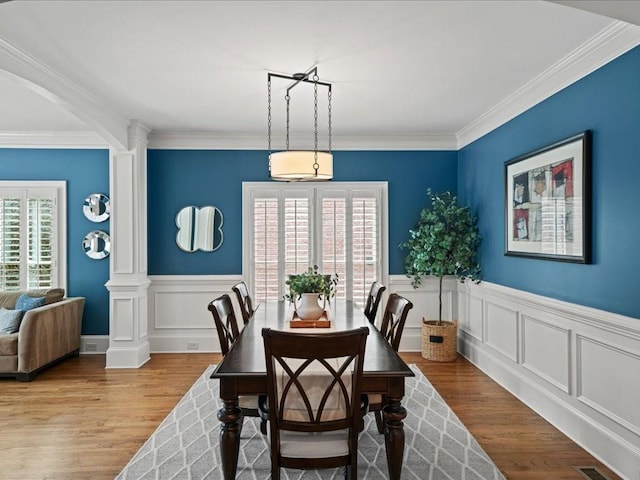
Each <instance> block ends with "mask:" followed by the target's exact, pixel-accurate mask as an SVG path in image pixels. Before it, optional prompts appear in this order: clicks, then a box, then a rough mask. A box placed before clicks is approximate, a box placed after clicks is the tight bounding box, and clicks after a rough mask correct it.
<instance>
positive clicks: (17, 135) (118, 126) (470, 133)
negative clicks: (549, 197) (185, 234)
mask: <svg viewBox="0 0 640 480" xmlns="http://www.w3.org/2000/svg"><path fill="white" fill-rule="evenodd" d="M639 44H640V27H639V26H636V25H631V24H628V23H625V22H622V21H614V22H612V23H611V24H610V25H609V26H608V27H607V28H605V29H604V30H602V31H601V32H600V33H599V34H598V35H596V36H595V37H593V38H592V39H591V40H589V41H588V42H586V43H584V44H583V45H581V46H580V47H578V48H577V49H576V50H574V51H573V52H572V53H570V54H569V55H567V56H566V57H564V58H562V59H561V60H559V61H558V62H556V63H555V64H554V65H552V66H551V67H550V68H548V69H547V70H546V71H545V72H543V73H541V74H540V75H538V76H537V77H536V78H534V79H533V80H531V81H529V82H528V83H526V84H525V85H524V86H522V87H521V88H520V89H518V90H517V91H515V92H514V93H513V94H511V95H509V96H508V97H506V98H505V99H504V100H502V101H501V102H499V103H498V104H496V105H495V106H493V107H492V108H491V109H489V110H488V111H487V112H485V113H484V114H483V115H481V116H480V117H478V118H477V119H475V120H474V121H473V122H471V123H469V124H468V125H467V126H465V127H464V128H462V129H461V130H459V131H458V132H457V133H456V134H453V133H451V134H437V135H411V134H409V135H407V134H400V133H396V134H394V133H391V134H387V135H376V134H369V135H354V136H334V137H333V139H332V140H333V144H332V150H345V151H348V150H387V151H391V150H459V149H461V148H463V147H465V146H466V145H468V144H470V143H472V142H474V141H475V140H477V139H479V138H480V137H482V136H484V135H486V134H487V133H489V132H491V131H492V130H494V129H496V128H498V127H499V126H501V125H503V124H505V123H506V122H508V121H509V120H511V119H513V118H515V117H516V116H518V115H520V114H521V113H523V112H524V111H526V110H528V109H529V108H531V107H533V106H535V105H537V104H538V103H540V102H542V101H543V100H545V99H547V98H549V97H550V96H551V95H553V94H555V93H557V92H558V91H560V90H562V89H563V88H566V87H567V86H569V85H571V84H572V83H574V82H576V81H578V80H580V79H581V78H583V77H585V76H587V75H588V74H590V73H592V72H593V71H594V70H596V69H598V68H600V67H602V66H603V65H605V64H607V63H608V62H610V61H611V60H613V59H615V58H616V57H618V56H620V55H622V54H623V53H625V52H627V51H628V50H630V49H632V48H634V47H636V46H637V45H639ZM3 70H4V71H3ZM3 73H4V74H10V75H12V76H15V78H16V79H17V80H18V81H21V82H22V83H24V84H25V86H27V87H29V88H31V89H32V90H35V91H37V92H38V93H39V94H41V95H43V96H45V97H47V98H49V99H51V100H53V101H55V102H57V103H59V104H61V105H62V106H64V107H65V108H66V109H67V110H68V111H70V112H71V113H73V114H74V115H76V116H77V117H78V118H80V119H81V120H83V121H85V123H87V125H88V126H90V127H91V128H94V129H95V132H97V133H92V132H4V133H3V132H0V148H20V147H29V148H108V147H109V146H112V147H115V148H119V149H122V150H126V149H127V148H128V143H129V142H128V141H129V140H130V138H129V137H130V135H131V129H130V128H129V129H128V128H127V127H128V125H129V122H128V120H126V119H124V118H122V117H120V116H118V115H117V114H114V113H113V112H111V111H110V110H108V109H107V108H106V107H105V106H104V105H102V104H101V103H100V102H99V101H98V100H96V99H95V98H94V97H92V96H91V95H90V94H89V93H87V92H86V91H85V90H83V89H82V88H81V87H79V86H77V85H75V84H73V83H72V82H71V81H69V80H68V79H66V78H64V77H62V76H61V75H59V74H58V73H56V72H54V71H53V70H51V69H50V68H48V67H47V66H45V65H44V64H41V63H39V62H37V61H36V60H34V59H32V58H30V57H28V56H26V55H25V54H23V53H22V52H20V51H19V50H18V49H16V48H15V47H13V46H12V45H10V44H9V43H8V42H6V41H4V40H3V39H1V38H0V74H3ZM134 122H135V121H134ZM147 130H148V129H147V128H146V127H144V126H143V125H142V124H140V127H139V128H137V130H136V135H138V134H139V135H141V136H142V137H144V136H145V134H148V148H153V149H167V150H181V149H184V150H208V149H212V150H267V145H266V143H267V142H266V136H262V135H256V134H255V133H243V132H240V133H232V134H226V133H220V132H170V131H166V132H165V131H151V132H148V131H147ZM295 140H296V142H300V143H302V144H303V145H313V136H311V135H308V136H303V137H300V138H298V137H296V139H295ZM323 140H324V139H323ZM284 144H285V141H284V136H273V138H272V147H273V149H274V150H278V149H279V146H280V145H284ZM292 148H298V147H295V146H294V147H292ZM321 148H323V147H322V146H321Z"/></svg>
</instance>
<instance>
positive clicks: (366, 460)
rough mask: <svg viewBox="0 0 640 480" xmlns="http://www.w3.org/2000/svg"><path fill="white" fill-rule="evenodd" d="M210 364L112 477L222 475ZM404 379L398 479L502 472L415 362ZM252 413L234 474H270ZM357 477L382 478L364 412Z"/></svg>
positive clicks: (294, 473)
mask: <svg viewBox="0 0 640 480" xmlns="http://www.w3.org/2000/svg"><path fill="white" fill-rule="evenodd" d="M213 368H214V366H213V365H211V366H209V367H208V368H207V369H206V370H205V372H204V373H203V374H202V375H201V376H200V378H198V380H197V381H196V382H195V383H194V385H193V386H192V387H191V389H190V390H189V391H188V392H187V393H186V395H185V396H184V397H183V398H182V400H180V402H179V403H178V405H176V407H175V408H174V409H173V411H172V412H171V413H170V414H169V415H168V416H167V418H165V419H164V420H163V422H162V423H161V424H160V426H159V427H158V428H157V429H156V431H155V432H154V433H153V434H152V435H151V437H149V439H148V440H147V441H146V443H145V444H144V445H143V446H142V448H140V450H139V451H138V452H137V453H136V454H135V456H134V457H133V458H132V459H131V461H130V462H129V463H128V464H127V466H126V467H125V468H124V469H123V470H122V472H120V474H119V475H118V476H117V477H116V480H152V479H155V480H218V479H221V478H222V472H221V468H220V450H219V444H218V438H219V434H220V422H219V421H218V419H217V418H216V412H217V411H218V409H219V408H220V406H221V402H220V400H219V398H218V396H219V391H218V386H219V383H218V381H217V380H211V379H210V378H209V376H210V375H211V372H212V370H213ZM411 369H412V370H413V372H414V373H415V374H416V376H415V377H413V378H408V379H407V381H406V397H405V399H404V400H403V405H404V406H405V407H406V409H407V412H408V414H407V418H406V419H405V422H404V430H405V441H406V445H405V452H404V462H403V467H402V479H403V480H427V479H428V480H504V476H503V475H502V474H501V473H500V471H499V470H498V468H497V467H496V466H495V465H494V463H493V462H492V461H491V459H490V458H489V456H488V455H487V454H486V453H485V452H484V451H483V450H482V448H481V447H480V445H478V442H476V440H475V439H474V438H473V437H472V436H471V433H469V431H468V430H467V429H466V428H465V426H464V425H463V424H462V423H461V422H460V420H458V417H456V416H455V414H454V413H453V411H452V410H451V409H450V408H449V407H448V406H447V404H446V403H445V402H444V400H443V399H442V397H441V396H440V395H439V394H438V392H437V391H436V390H435V388H433V386H432V385H431V384H430V383H429V381H428V380H427V378H426V377H425V376H424V375H423V374H422V372H420V370H419V369H418V368H417V367H416V366H415V365H411ZM258 422H259V420H258V419H257V418H245V419H244V427H243V429H242V436H241V444H240V456H239V459H238V472H237V477H236V478H238V479H242V480H245V479H250V480H266V479H268V478H270V476H271V472H270V465H271V463H270V457H269V444H268V443H267V437H266V436H264V435H262V434H261V433H260V430H259V423H258ZM358 453H359V458H358V479H366V480H384V479H386V478H388V471H387V459H386V455H385V449H384V435H380V434H378V430H377V429H376V424H375V419H374V417H373V414H368V415H367V416H366V419H365V429H364V431H363V432H362V433H361V434H360V439H359V444H358ZM281 478H282V479H283V480H311V479H314V480H334V479H335V480H338V479H343V478H344V470H343V469H329V470H317V471H316V470H312V471H300V470H288V469H282V471H281Z"/></svg>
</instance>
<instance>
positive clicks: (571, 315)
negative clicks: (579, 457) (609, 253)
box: [458, 282, 640, 480]
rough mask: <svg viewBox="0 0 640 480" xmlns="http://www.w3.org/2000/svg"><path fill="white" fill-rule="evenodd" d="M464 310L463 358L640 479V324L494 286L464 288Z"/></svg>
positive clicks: (460, 289)
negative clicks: (480, 330)
mask: <svg viewBox="0 0 640 480" xmlns="http://www.w3.org/2000/svg"><path fill="white" fill-rule="evenodd" d="M479 304H481V305H482V308H478V305H479ZM458 310H459V312H460V313H461V320H460V324H461V328H460V330H459V334H458V352H459V353H461V354H462V355H464V356H465V357H467V358H468V359H469V360H470V361H471V362H473V363H474V364H475V365H476V366H477V367H479V368H480V369H481V370H483V371H484V372H485V373H486V374H487V375H489V376H490V377H491V378H493V379H494V380H495V381H497V382H498V383H499V384H500V385H502V386H503V387H504V388H506V389H507V390H509V391H510V392H511V393H512V394H513V395H515V396H516V397H517V398H519V399H520V400H521V401H522V402H524V403H525V404H527V405H528V406H529V407H531V408H532V409H533V410H535V411H536V412H537V413H538V414H540V415H541V416H542V417H544V418H545V419H547V420H548V421H549V422H550V423H552V424H553V425H554V426H555V427H556V428H558V429H559V430H561V431H562V432H564V433H565V434H566V435H567V436H569V437H570V438H571V439H572V440H573V441H575V442H576V443H578V444H579V445H581V446H582V447H583V448H585V449H586V450H588V451H589V452H590V453H591V454H592V455H594V456H595V457H597V458H598V459H600V460H601V461H602V462H604V463H605V464H607V465H608V466H609V467H610V468H611V469H612V470H613V471H615V472H616V473H618V474H619V475H620V476H621V477H622V478H625V479H633V480H639V479H640V409H638V405H640V381H639V380H638V372H639V371H640V319H634V318H629V317H624V316H621V315H616V314H612V313H609V312H604V311H601V310H596V309H593V308H588V307H582V306H579V305H575V304H569V303H566V302H561V301H558V300H553V299H550V298H546V297H541V296H538V295H533V294H530V293H527V292H523V291H519V290H514V289H511V288H507V287H503V286H500V285H495V284H491V283H487V282H482V283H480V284H477V285H476V284H469V283H465V284H458ZM478 312H480V314H481V316H482V324H483V325H484V330H483V333H484V336H483V335H479V334H478V330H477V327H474V326H473V325H474V320H472V319H473V317H474V315H478ZM475 322H476V323H477V320H476V321H475Z"/></svg>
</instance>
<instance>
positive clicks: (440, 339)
mask: <svg viewBox="0 0 640 480" xmlns="http://www.w3.org/2000/svg"><path fill="white" fill-rule="evenodd" d="M457 339H458V322H456V321H455V320H454V321H453V322H441V323H440V325H438V322H437V321H436V320H425V319H424V318H423V319H422V358H425V359H427V360H433V361H435V362H453V361H455V359H456V358H457V353H458V348H457Z"/></svg>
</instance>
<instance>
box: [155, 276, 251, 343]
mask: <svg viewBox="0 0 640 480" xmlns="http://www.w3.org/2000/svg"><path fill="white" fill-rule="evenodd" d="M149 278H150V279H151V287H150V288H149V297H148V298H149V345H150V347H151V352H152V353H160V352H219V351H220V342H219V341H218V333H217V332H216V329H215V325H214V323H213V317H212V316H211V312H209V310H207V305H209V302H210V301H211V300H213V299H215V298H217V297H219V296H220V295H222V294H224V293H226V294H228V295H229V296H231V301H232V302H233V305H234V308H236V309H237V305H236V299H235V296H234V294H233V292H232V291H231V287H232V286H233V285H235V284H236V283H237V282H239V281H240V280H241V279H242V278H241V276H240V275H176V276H167V275H163V276H150V277H149ZM236 318H237V319H238V325H239V326H241V325H242V315H240V312H239V311H238V310H236Z"/></svg>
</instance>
